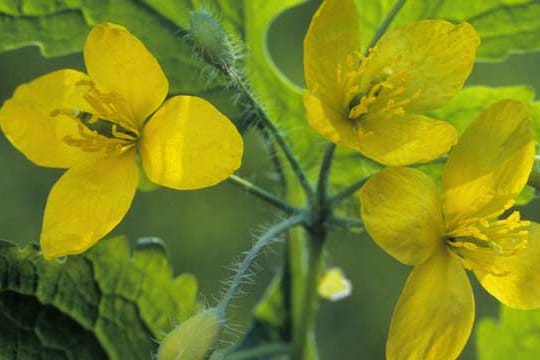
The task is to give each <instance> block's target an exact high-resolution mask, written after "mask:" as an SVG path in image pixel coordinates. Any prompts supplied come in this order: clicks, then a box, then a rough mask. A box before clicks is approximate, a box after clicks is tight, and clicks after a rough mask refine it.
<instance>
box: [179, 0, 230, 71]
mask: <svg viewBox="0 0 540 360" xmlns="http://www.w3.org/2000/svg"><path fill="white" fill-rule="evenodd" d="M189 24H190V32H191V39H192V41H193V44H194V45H195V47H196V48H197V50H198V51H199V52H200V53H201V55H202V56H203V57H204V58H205V59H206V60H207V61H209V62H210V63H212V64H228V65H230V64H232V63H233V62H234V51H233V49H232V46H231V43H230V41H229V37H228V36H227V33H226V32H225V29H224V28H223V26H222V25H221V23H220V22H219V20H218V19H216V18H215V17H214V16H212V14H210V13H209V12H207V11H204V10H202V11H193V12H192V13H191V14H190V19H189Z"/></svg>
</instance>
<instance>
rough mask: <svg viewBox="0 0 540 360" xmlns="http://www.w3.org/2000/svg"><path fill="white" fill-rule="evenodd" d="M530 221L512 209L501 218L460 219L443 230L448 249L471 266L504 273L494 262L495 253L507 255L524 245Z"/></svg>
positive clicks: (495, 272)
mask: <svg viewBox="0 0 540 360" xmlns="http://www.w3.org/2000/svg"><path fill="white" fill-rule="evenodd" d="M530 224H531V223H530V221H526V220H521V217H520V213H519V212H518V211H514V212H513V213H512V214H510V215H509V216H508V217H507V218H505V219H500V220H499V219H494V220H492V219H488V218H476V219H471V220H469V221H467V222H465V223H462V224H461V225H460V226H458V227H457V228H456V229H455V230H453V231H450V232H448V233H447V234H446V244H447V246H448V248H449V249H450V252H451V253H452V254H453V255H454V256H456V257H458V258H459V259H460V260H461V262H462V263H463V265H464V266H465V267H466V268H468V269H472V270H478V271H482V272H487V273H491V274H493V275H496V276H501V275H504V273H503V272H501V271H499V270H498V269H497V268H496V266H495V262H494V261H493V260H494V259H496V257H501V256H502V257H510V256H514V255H516V254H518V253H519V252H521V251H523V250H524V249H526V248H527V243H528V239H529V232H528V230H527V228H528V227H529V226H530Z"/></svg>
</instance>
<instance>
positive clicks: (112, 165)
mask: <svg viewBox="0 0 540 360" xmlns="http://www.w3.org/2000/svg"><path fill="white" fill-rule="evenodd" d="M137 183H138V169H137V163H136V161H135V152H134V151H130V152H128V153H127V154H124V155H123V156H122V157H115V158H111V159H101V160H98V161H96V162H94V163H92V164H85V165H83V166H80V167H73V168H71V169H69V170H68V171H67V172H66V173H65V174H64V175H63V176H62V177H61V178H60V180H58V182H57V183H56V184H55V185H54V187H53V188H52V190H51V192H50V194H49V199H48V200H47V206H46V208H45V215H44V219H43V229H42V232H41V248H42V251H43V255H44V256H45V257H46V258H53V257H57V256H64V255H69V254H79V253H81V252H83V251H85V250H87V249H88V248H90V247H91V246H93V245H94V244H95V243H96V242H97V241H98V240H100V239H101V238H102V237H104V236H105V235H107V234H108V233H109V232H110V231H111V230H112V229H113V228H114V227H115V226H116V225H117V224H118V223H119V222H120V221H121V220H122V218H123V217H124V216H125V214H126V213H127V211H128V209H129V207H130V205H131V201H132V200H133V196H134V195H135V190H136V188H137Z"/></svg>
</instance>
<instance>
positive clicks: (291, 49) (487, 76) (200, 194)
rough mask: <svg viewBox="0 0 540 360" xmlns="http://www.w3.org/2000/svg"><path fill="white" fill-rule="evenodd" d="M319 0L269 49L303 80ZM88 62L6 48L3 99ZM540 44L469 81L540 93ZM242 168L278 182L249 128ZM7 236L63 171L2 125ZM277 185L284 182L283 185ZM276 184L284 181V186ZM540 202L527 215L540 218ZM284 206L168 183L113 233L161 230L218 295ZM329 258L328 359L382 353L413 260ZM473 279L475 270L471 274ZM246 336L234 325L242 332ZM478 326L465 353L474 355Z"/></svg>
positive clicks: (343, 254) (363, 250)
mask: <svg viewBox="0 0 540 360" xmlns="http://www.w3.org/2000/svg"><path fill="white" fill-rule="evenodd" d="M317 5H318V2H317V1H312V2H309V3H307V4H305V5H303V6H300V7H297V8H295V9H292V10H290V11H287V12H285V13H283V14H282V15H281V16H280V17H279V18H278V19H277V20H276V21H275V22H274V23H273V24H272V26H271V29H270V33H269V44H270V53H271V55H272V57H273V59H274V61H275V63H276V64H277V65H278V67H279V68H280V69H281V71H282V72H283V73H284V74H285V75H286V76H287V77H289V78H290V79H292V80H293V81H294V82H296V83H297V84H300V85H303V75H302V73H303V72H302V39H303V36H304V33H305V31H306V29H307V26H308V24H309V20H310V18H311V15H312V13H313V11H314V10H315V9H316V7H317ZM66 67H69V68H76V69H81V70H82V69H83V63H82V55H81V54H74V55H70V56H66V57H59V58H54V59H44V58H42V57H41V55H40V54H39V51H38V48H37V47H28V48H24V49H20V50H16V51H11V52H7V53H4V54H0V103H2V102H3V101H4V100H5V99H7V98H8V97H9V96H11V94H12V93H13V91H14V89H15V88H16V87H17V86H18V85H19V84H21V83H23V82H27V81H29V80H31V79H33V78H35V77H37V76H39V75H42V74H45V73H47V72H50V71H52V70H55V69H61V68H66ZM538 70H540V53H529V54H526V55H513V56H511V57H509V58H508V59H507V60H506V61H505V62H503V63H497V64H477V65H476V67H475V69H474V72H473V74H472V76H471V77H470V79H469V81H468V84H482V85H492V86H497V85H521V84H525V85H529V86H531V87H533V88H534V89H535V90H536V92H537V93H540V76H538ZM246 141H247V142H246V152H245V157H244V163H243V166H242V169H241V174H242V175H243V176H245V177H247V178H249V179H251V180H252V181H254V182H256V183H258V184H260V185H261V186H263V187H266V188H270V189H272V188H273V187H274V186H275V179H274V178H275V177H274V174H273V173H272V167H271V163H270V160H269V159H268V158H267V156H266V155H265V153H264V150H263V148H262V144H261V142H260V141H259V139H258V137H257V136H256V134H248V136H247V138H246ZM0 169H1V170H0V171H1V174H0V189H1V192H2V196H1V197H0V238H2V239H7V240H11V241H15V242H17V243H19V244H26V243H29V242H35V241H37V239H38V238H39V231H40V226H41V216H42V212H43V208H44V205H45V201H46V198H47V194H48V191H49V189H50V188H51V186H52V185H53V184H54V182H55V181H56V180H57V179H58V177H59V176H60V175H61V173H62V171H58V170H53V169H45V168H39V167H36V166H35V165H33V164H32V163H30V162H29V161H28V160H26V159H25V158H24V156H23V155H22V154H20V153H19V152H18V151H16V150H15V149H14V148H13V147H12V146H11V145H10V144H9V143H8V142H7V141H6V139H5V138H4V137H3V135H1V134H0ZM274 189H275V188H274ZM275 190H277V189H275ZM538 205H539V204H538V203H537V202H533V203H531V204H530V205H529V206H528V207H527V209H526V211H525V216H524V217H528V218H529V219H532V220H536V221H539V220H540V211H539V206H538ZM279 217H280V214H277V213H275V212H273V210H272V209H270V208H269V207H268V206H267V205H266V204H264V203H262V202H261V201H259V200H257V199H254V198H253V197H251V196H250V195H249V194H247V193H245V192H243V191H241V190H239V189H238V188H236V187H233V186H232V185H230V184H221V185H218V186H216V187H213V188H210V189H206V190H200V191H191V192H188V191H173V190H168V189H159V190H157V191H155V192H151V193H142V192H139V193H138V194H137V196H136V198H135V200H134V203H133V206H132V208H131V210H130V211H129V213H128V215H127V216H126V218H125V219H124V221H123V222H122V223H121V224H120V226H118V227H117V228H116V229H115V230H114V231H113V233H112V234H125V235H127V236H128V237H129V238H130V239H131V240H135V239H136V238H138V237H142V236H158V237H161V238H162V239H163V240H164V241H165V242H166V243H167V245H168V248H169V254H170V257H171V259H172V264H173V266H174V271H175V273H182V272H191V273H193V274H195V275H196V276H197V278H198V279H199V283H200V288H201V293H202V299H203V301H204V302H207V303H209V304H214V303H215V299H216V298H219V296H220V292H221V290H222V284H221V282H222V281H223V280H224V279H226V277H227V276H228V275H229V270H227V267H228V266H229V265H231V263H232V262H233V259H234V258H235V257H237V256H238V255H239V254H240V253H241V252H242V251H244V250H246V249H248V248H249V247H250V245H251V243H252V242H253V239H254V236H255V235H257V234H259V233H260V232H261V231H264V229H265V228H266V226H267V225H269V224H271V223H273V222H275V221H277V220H278V219H279ZM280 250H281V249H280V246H279V245H276V246H274V247H273V249H272V250H269V251H267V252H266V253H265V254H264V255H263V256H262V257H261V258H260V260H259V265H261V266H262V268H263V270H262V271H260V272H259V273H258V275H257V282H256V285H254V286H250V285H248V286H247V287H246V289H247V290H248V292H249V295H248V296H246V297H245V298H242V299H239V300H237V301H236V302H235V305H236V307H235V309H234V313H233V314H234V318H233V320H232V324H231V325H233V327H234V328H235V329H244V327H245V326H246V324H247V322H248V320H249V313H250V310H251V308H252V306H253V305H254V304H255V302H256V299H257V298H259V297H260V296H261V295H262V292H263V290H264V287H265V286H266V284H267V283H268V281H269V279H270V278H271V276H272V274H273V273H274V272H275V271H276V270H277V269H278V268H279V265H280V259H281V257H280ZM327 262H328V264H329V265H336V266H339V267H341V268H342V269H343V270H344V271H345V272H346V274H347V276H348V277H349V279H350V280H351V281H352V283H353V293H352V295H351V296H350V297H349V298H347V299H345V300H342V301H340V302H338V303H329V302H324V301H323V303H322V306H321V312H320V315H319V323H318V330H317V332H318V339H319V347H320V350H321V358H322V359H358V358H367V359H382V358H383V357H384V355H383V354H384V344H385V340H386V333H387V328H388V325H389V322H390V318H391V314H392V309H393V306H394V304H395V302H396V300H397V297H398V296H399V293H400V291H401V288H402V285H403V282H404V280H405V277H406V276H407V273H408V271H409V270H410V269H409V268H408V267H406V266H403V265H401V264H399V263H397V262H396V261H395V260H393V259H392V258H390V257H389V256H387V255H386V254H385V253H384V252H383V251H382V250H380V249H379V248H378V247H377V246H376V245H374V243H373V242H372V241H371V240H369V239H368V238H367V237H365V236H362V235H359V234H349V233H346V232H343V231H341V232H335V233H333V234H332V236H331V239H330V242H329V251H328V256H327ZM471 279H472V278H471ZM472 282H473V284H474V285H475V292H476V295H477V296H476V302H477V307H476V309H477V316H478V317H479V318H481V317H484V316H497V314H498V309H499V308H498V304H497V302H496V300H494V299H493V298H491V297H490V296H489V295H488V294H486V293H485V292H484V291H483V290H482V289H481V288H480V287H478V286H476V285H477V284H476V281H475V280H474V279H472ZM237 336H238V335H234V333H232V332H231V333H230V334H229V339H231V340H234V339H235V338H236V337H237ZM474 354H475V343H474V335H473V336H472V337H471V340H470V341H469V344H468V345H467V348H466V350H465V352H464V353H463V355H462V357H461V358H462V359H474V358H475V355H474Z"/></svg>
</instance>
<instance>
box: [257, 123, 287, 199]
mask: <svg viewBox="0 0 540 360" xmlns="http://www.w3.org/2000/svg"><path fill="white" fill-rule="evenodd" d="M257 130H258V131H259V134H261V137H262V138H263V141H264V144H265V146H266V151H267V152H268V153H269V154H270V160H271V161H272V165H273V166H274V170H275V172H276V174H277V176H278V178H279V184H280V186H281V196H284V195H285V189H287V178H286V177H285V170H284V169H283V166H282V164H281V159H280V158H279V155H278V153H277V149H276V146H275V143H274V142H273V141H272V138H271V136H270V134H269V132H268V129H267V128H265V127H264V126H257Z"/></svg>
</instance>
